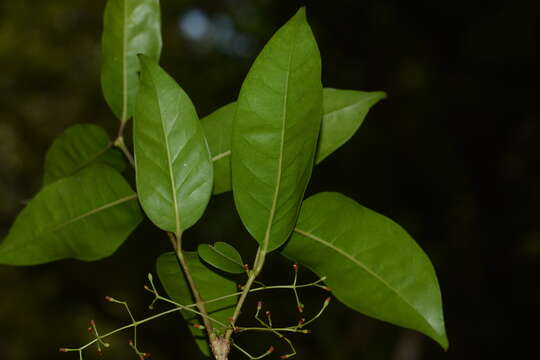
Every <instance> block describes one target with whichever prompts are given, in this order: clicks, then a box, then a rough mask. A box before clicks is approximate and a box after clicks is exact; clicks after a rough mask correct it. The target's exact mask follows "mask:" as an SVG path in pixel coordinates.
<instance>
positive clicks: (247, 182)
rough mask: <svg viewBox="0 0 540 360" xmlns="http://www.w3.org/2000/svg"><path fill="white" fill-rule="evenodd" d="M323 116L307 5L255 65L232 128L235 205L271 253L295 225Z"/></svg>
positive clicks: (318, 65) (317, 60)
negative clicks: (306, 14) (306, 16)
mask: <svg viewBox="0 0 540 360" xmlns="http://www.w3.org/2000/svg"><path fill="white" fill-rule="evenodd" d="M321 115H322V85H321V60H320V55H319V49H318V48H317V43H316V41H315V38H314V37H313V33H312V32H311V28H310V27H309V25H308V23H307V21H306V18H305V11H304V9H303V8H302V9H300V10H299V11H298V12H297V13H296V15H294V16H293V17H292V19H290V20H289V21H288V22H287V23H286V24H285V25H284V26H283V27H281V28H280V29H279V30H278V31H277V32H276V33H275V34H274V36H273V37H272V38H271V39H270V41H269V42H268V43H267V44H266V46H265V47H264V49H263V50H262V51H261V53H260V54H259V56H258V57H257V59H256V60H255V62H254V64H253V66H252V67H251V69H250V71H249V73H248V75H247V77H246V79H245V80H244V83H243V84H242V88H241V90H240V95H239V98H238V102H237V108H236V116H235V120H234V125H233V133H232V158H231V165H232V184H233V192H234V200H235V205H236V208H237V210H238V213H239V214H240V218H241V219H242V222H243V223H244V225H245V226H246V228H247V229H248V231H249V232H250V234H251V235H252V236H253V237H254V238H255V239H256V240H257V241H258V242H259V244H260V246H261V247H262V248H263V249H264V250H266V251H271V250H274V249H276V248H277V247H279V246H280V245H281V244H283V242H285V241H286V239H287V237H288V236H289V234H290V233H291V231H292V230H293V228H294V224H295V223H296V218H297V216H298V211H299V209H300V205H301V203H302V197H303V195H304V191H305V189H306V186H307V184H308V181H309V178H310V176H311V170H312V167H313V160H314V156H315V150H316V146H317V138H318V134H319V127H320V122H321Z"/></svg>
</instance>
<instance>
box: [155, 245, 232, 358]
mask: <svg viewBox="0 0 540 360" xmlns="http://www.w3.org/2000/svg"><path fill="white" fill-rule="evenodd" d="M185 258H186V262H187V264H188V267H189V269H190V272H191V275H192V277H193V280H194V281H195V283H196V284H197V287H198V289H199V292H200V294H201V297H202V298H203V300H206V301H208V300H211V299H215V298H218V297H221V296H225V295H229V294H232V293H234V292H235V291H236V284H235V283H234V281H231V280H229V279H227V278H225V277H223V276H221V275H219V274H217V273H216V272H214V271H212V270H211V269H209V268H208V267H206V266H205V265H204V264H203V263H202V262H201V261H200V259H199V257H198V256H197V253H196V252H186V253H185ZM157 273H158V276H159V280H160V282H161V284H162V285H163V287H164V288H165V291H166V292H167V295H168V296H169V297H170V298H171V299H172V300H174V301H175V302H177V303H179V304H182V305H189V304H192V303H194V300H193V298H192V296H191V292H190V289H189V286H188V284H187V282H186V279H185V277H184V274H183V272H182V269H181V267H180V264H179V263H178V260H177V259H176V256H175V254H174V253H172V252H170V253H165V254H162V255H161V256H160V257H159V258H158V260H157ZM236 301H237V300H236V297H229V298H226V299H223V300H220V301H216V302H210V303H207V304H206V310H207V312H208V315H209V316H211V317H212V318H214V319H216V320H218V321H220V322H221V323H223V324H228V323H229V318H230V317H231V316H232V314H233V312H234V306H235V305H236ZM181 313H182V316H183V317H184V319H185V320H186V321H187V323H188V324H189V325H190V326H189V330H190V331H191V333H192V334H193V336H194V338H195V341H196V342H197V345H198V346H199V349H200V350H201V352H202V353H203V354H204V355H205V356H209V355H210V348H209V346H208V341H207V338H206V332H205V331H204V330H201V329H196V328H194V327H193V326H192V325H194V324H200V323H201V322H200V318H199V317H198V316H197V315H196V314H195V313H192V312H189V311H186V310H184V311H182V312H181ZM225 329H226V328H225V327H223V326H221V325H219V324H216V323H214V330H216V331H217V333H218V334H223V332H224V331H225Z"/></svg>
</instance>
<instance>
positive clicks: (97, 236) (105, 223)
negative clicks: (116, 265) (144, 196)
mask: <svg viewBox="0 0 540 360" xmlns="http://www.w3.org/2000/svg"><path fill="white" fill-rule="evenodd" d="M141 220H142V215H141V212H140V209H139V205H138V203H137V195H136V194H135V193H134V192H133V190H132V189H131V187H130V186H129V184H128V183H127V182H126V181H125V180H124V178H123V177H122V176H121V175H120V174H119V173H118V172H117V171H116V170H114V169H112V168H110V167H108V166H106V165H102V164H96V165H93V166H90V167H88V168H85V169H83V170H81V171H80V172H78V173H77V174H76V175H74V176H72V177H67V178H63V179H61V180H58V181H56V182H54V183H52V184H50V185H48V186H46V187H44V188H43V189H42V190H41V191H40V192H39V193H38V194H37V195H36V197H35V198H34V199H32V200H31V201H30V202H29V203H28V205H27V206H26V207H25V208H24V209H23V210H22V211H21V213H20V214H19V216H18V217H17V219H16V220H15V223H14V224H13V226H12V228H11V229H10V231H9V233H8V235H7V236H6V238H5V239H4V240H3V241H2V243H1V244H0V263H2V264H9V265H36V264H42V263H46V262H51V261H54V260H59V259H65V258H73V259H78V260H84V261H93V260H98V259H101V258H104V257H106V256H109V255H111V254H112V253H113V252H114V251H115V250H116V249H117V248H118V247H119V246H120V245H121V244H122V243H123V242H124V240H126V238H127V237H128V236H129V234H130V233H131V232H132V231H133V230H134V229H135V227H137V225H138V224H139V222H140V221H141Z"/></svg>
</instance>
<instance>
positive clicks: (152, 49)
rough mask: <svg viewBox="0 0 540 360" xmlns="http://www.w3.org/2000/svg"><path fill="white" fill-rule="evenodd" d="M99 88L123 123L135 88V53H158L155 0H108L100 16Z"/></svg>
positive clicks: (155, 55)
mask: <svg viewBox="0 0 540 360" xmlns="http://www.w3.org/2000/svg"><path fill="white" fill-rule="evenodd" d="M103 22H104V23H103V36H102V40H101V43H102V53H103V63H102V67H101V88H102V90H103V95H104V96H105V100H106V101H107V103H108V104H109V106H110V107H111V109H112V111H113V112H114V114H115V115H116V116H117V117H118V119H120V121H121V122H122V123H125V122H126V121H127V120H128V119H129V118H130V117H131V115H132V113H133V108H134V104H135V97H136V95H137V90H138V88H139V79H138V75H137V72H139V70H140V66H139V60H138V59H137V55H138V54H145V55H147V56H149V57H151V58H152V59H154V60H156V61H157V60H158V59H159V56H160V53H161V15H160V9H159V0H109V1H108V2H107V7H106V9H105V16H104V19H103Z"/></svg>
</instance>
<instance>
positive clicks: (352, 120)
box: [315, 88, 386, 164]
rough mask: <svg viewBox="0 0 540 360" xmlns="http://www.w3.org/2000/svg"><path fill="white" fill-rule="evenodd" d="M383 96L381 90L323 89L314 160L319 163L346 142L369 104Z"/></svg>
mask: <svg viewBox="0 0 540 360" xmlns="http://www.w3.org/2000/svg"><path fill="white" fill-rule="evenodd" d="M384 98H386V94H385V93H384V92H382V91H373V92H366V91H355V90H339V89H332V88H325V89H324V90H323V114H324V115H323V121H322V124H321V135H320V137H319V146H318V149H317V156H316V157H315V162H316V163H317V164H318V163H320V162H321V161H323V160H324V159H325V158H326V157H327V156H328V155H330V154H331V153H333V152H334V151H336V150H337V149H338V148H339V147H341V145H343V144H345V143H346V142H347V140H349V139H350V138H351V137H352V136H353V135H354V134H355V133H356V131H357V130H358V129H359V128H360V125H362V123H363V122H364V119H365V117H366V115H367V113H368V111H369V109H371V107H372V106H373V105H375V104H376V103H378V102H379V101H380V100H382V99H384Z"/></svg>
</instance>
